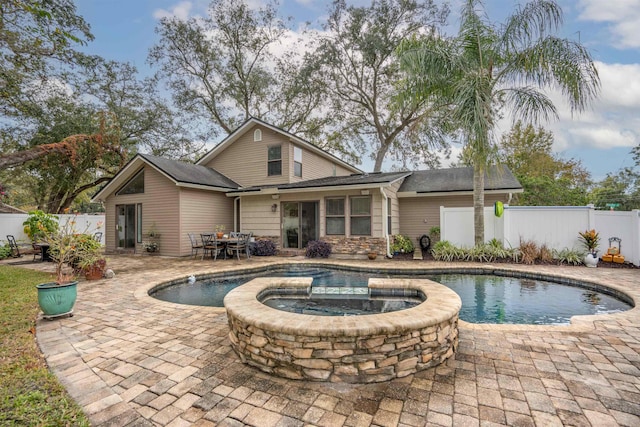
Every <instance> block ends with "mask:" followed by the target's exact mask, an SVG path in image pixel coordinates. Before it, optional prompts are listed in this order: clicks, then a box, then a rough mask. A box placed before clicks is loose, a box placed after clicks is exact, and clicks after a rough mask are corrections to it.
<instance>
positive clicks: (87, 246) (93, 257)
mask: <svg viewBox="0 0 640 427" xmlns="http://www.w3.org/2000/svg"><path fill="white" fill-rule="evenodd" d="M75 238H76V246H75V255H74V257H73V259H72V260H71V262H70V265H71V267H73V270H74V272H76V273H78V274H84V276H85V278H86V279H87V280H96V279H101V278H102V276H103V274H104V271H105V270H106V268H107V260H106V259H105V258H104V257H103V256H102V245H101V244H100V242H98V241H97V240H96V239H94V238H93V236H92V235H90V234H86V233H85V234H76V235H75Z"/></svg>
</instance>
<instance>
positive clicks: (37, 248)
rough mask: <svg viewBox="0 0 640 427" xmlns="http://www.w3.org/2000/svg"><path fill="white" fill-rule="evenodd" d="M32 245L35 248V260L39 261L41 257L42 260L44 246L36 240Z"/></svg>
mask: <svg viewBox="0 0 640 427" xmlns="http://www.w3.org/2000/svg"><path fill="white" fill-rule="evenodd" d="M31 247H32V248H33V260H34V261H37V260H38V258H40V261H42V260H43V259H42V252H43V250H42V247H41V246H40V245H38V244H37V243H35V242H34V243H31Z"/></svg>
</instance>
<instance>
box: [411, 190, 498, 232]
mask: <svg viewBox="0 0 640 427" xmlns="http://www.w3.org/2000/svg"><path fill="white" fill-rule="evenodd" d="M507 200H508V195H507V194H486V195H485V198H484V203H485V206H491V205H492V204H494V203H495V202H496V201H502V202H506V201H507ZM398 201H399V209H400V212H399V218H400V234H404V235H405V236H408V237H409V238H411V239H412V240H413V239H415V238H416V237H420V236H422V235H423V234H426V235H429V230H430V229H431V228H432V227H440V206H445V207H448V208H454V207H465V206H473V196H472V195H464V196H441V197H440V196H438V197H406V198H405V197H403V198H400V199H398Z"/></svg>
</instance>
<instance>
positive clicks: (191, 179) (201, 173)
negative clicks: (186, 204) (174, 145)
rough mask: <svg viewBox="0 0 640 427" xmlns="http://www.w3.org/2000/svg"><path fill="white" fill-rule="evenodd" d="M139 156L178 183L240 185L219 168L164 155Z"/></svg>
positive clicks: (210, 185)
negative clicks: (223, 173)
mask: <svg viewBox="0 0 640 427" xmlns="http://www.w3.org/2000/svg"><path fill="white" fill-rule="evenodd" d="M139 156H140V157H142V158H143V159H145V160H147V162H149V163H150V164H151V165H153V166H155V167H156V168H157V169H159V170H160V171H161V172H164V174H165V175H168V176H169V177H170V178H172V179H173V180H174V181H176V182H178V183H183V184H196V185H206V186H209V187H220V188H228V189H232V188H238V187H240V185H239V184H238V183H237V182H235V181H233V180H232V179H231V178H227V177H226V176H224V175H222V174H221V173H220V172H218V171H217V170H215V169H211V168H208V167H206V166H200V165H195V164H193V163H187V162H181V161H179V160H171V159H165V158H164V157H158V156H152V155H150V154H139Z"/></svg>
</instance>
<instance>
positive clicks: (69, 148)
mask: <svg viewBox="0 0 640 427" xmlns="http://www.w3.org/2000/svg"><path fill="white" fill-rule="evenodd" d="M101 139H102V135H84V134H80V135H71V136H68V137H66V138H65V139H63V140H62V141H60V142H54V143H51V144H42V145H39V146H37V147H35V148H32V149H30V150H24V151H16V152H15V153H9V154H5V155H3V156H0V169H5V168H10V167H13V166H19V165H22V164H24V163H26V162H28V161H30V160H35V159H38V158H40V157H42V156H46V155H47V154H50V153H60V154H65V155H70V154H73V150H75V148H76V145H77V144H78V143H79V142H84V141H87V140H96V141H99V140H101Z"/></svg>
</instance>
